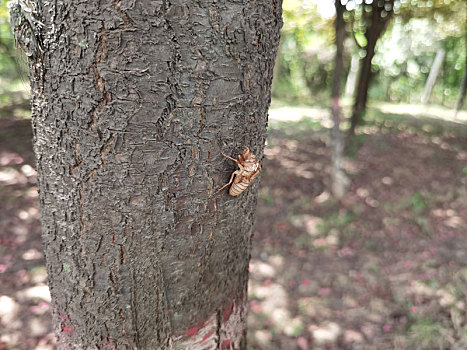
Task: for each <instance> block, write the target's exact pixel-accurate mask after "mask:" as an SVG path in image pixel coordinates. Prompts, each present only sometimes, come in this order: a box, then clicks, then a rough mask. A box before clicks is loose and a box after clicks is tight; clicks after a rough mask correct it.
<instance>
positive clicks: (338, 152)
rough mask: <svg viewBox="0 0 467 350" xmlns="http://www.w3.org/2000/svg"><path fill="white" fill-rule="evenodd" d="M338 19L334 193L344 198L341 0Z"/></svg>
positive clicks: (333, 169) (338, 4) (338, 0)
mask: <svg viewBox="0 0 467 350" xmlns="http://www.w3.org/2000/svg"><path fill="white" fill-rule="evenodd" d="M335 7H336V19H335V21H334V27H335V30H336V34H335V35H336V39H335V43H336V57H335V58H334V77H333V80H332V121H333V123H334V126H333V128H332V137H331V143H332V193H333V194H334V196H335V197H337V198H342V197H343V196H344V195H345V192H346V187H347V184H348V182H349V181H348V179H347V176H346V175H345V173H344V171H343V170H342V151H343V142H342V135H341V130H340V119H341V118H340V113H341V110H340V103H339V98H340V93H341V80H342V75H343V71H344V39H345V21H344V11H345V6H343V5H342V3H341V1H340V0H336V2H335Z"/></svg>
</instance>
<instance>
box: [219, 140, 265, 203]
mask: <svg viewBox="0 0 467 350" xmlns="http://www.w3.org/2000/svg"><path fill="white" fill-rule="evenodd" d="M244 147H245V149H244V150H243V152H242V153H240V154H239V155H238V159H234V158H232V157H229V156H228V155H225V154H224V153H222V155H223V156H224V157H226V158H228V159H230V160H233V161H234V162H235V163H236V164H237V165H238V167H239V169H238V170H236V171H234V172H233V173H232V176H231V177H230V181H229V182H228V183H226V184H225V185H224V186H222V187H221V188H219V189H218V190H217V192H220V191H222V190H223V189H224V188H226V187H227V186H229V185H230V184H232V186H230V189H229V194H230V195H231V196H238V195H239V194H241V193H242V192H243V191H245V190H246V189H247V187H248V185H249V184H250V182H251V181H253V180H254V179H255V177H256V176H258V174H259V172H260V171H261V165H260V164H259V161H258V160H257V159H256V155H255V154H254V153H252V152H250V149H249V148H248V147H246V146H244ZM232 182H233V183H232Z"/></svg>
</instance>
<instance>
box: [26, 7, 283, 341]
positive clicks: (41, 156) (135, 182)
mask: <svg viewBox="0 0 467 350" xmlns="http://www.w3.org/2000/svg"><path fill="white" fill-rule="evenodd" d="M42 4H43V5H42V7H40V8H39V12H40V14H41V21H42V22H43V23H44V25H45V26H44V28H43V29H42V32H41V33H40V35H39V34H38V37H39V36H40V37H41V38H42V41H43V47H44V53H43V54H42V55H36V56H34V57H33V58H32V60H31V62H30V68H31V83H32V91H33V128H34V133H35V140H34V148H35V153H36V157H37V169H38V179H39V189H40V204H41V215H42V229H43V241H44V248H45V255H46V259H47V270H48V276H49V286H50V291H51V295H52V306H53V321H54V327H55V332H56V335H57V337H58V347H59V349H166V348H175V349H224V348H225V349H228V348H232V349H239V348H244V347H245V345H244V344H245V339H244V337H245V330H246V311H247V306H246V300H247V292H246V289H247V280H248V263H249V255H250V245H251V227H252V224H253V220H254V211H255V205H256V195H257V187H258V181H255V182H254V183H253V184H252V185H251V186H250V187H249V188H248V189H247V190H246V191H245V193H243V194H242V195H241V196H240V197H236V198H234V197H229V196H228V194H227V191H225V192H223V193H220V194H218V195H216V190H217V189H218V188H219V187H220V186H221V185H223V184H224V183H225V182H227V180H228V179H229V177H230V174H231V172H232V171H233V170H235V165H234V164H233V163H232V162H231V161H228V160H226V159H225V158H224V157H222V155H221V152H222V151H224V152H226V153H228V154H231V155H233V154H236V153H238V151H239V150H240V146H241V145H248V146H249V147H250V148H251V150H252V151H253V152H255V153H257V155H258V156H259V158H260V159H261V157H262V154H263V147H264V141H265V136H266V124H267V110H268V107H269V103H270V87H271V80H272V73H273V67H274V60H275V55H276V51H277V45H278V44H279V31H280V27H281V1H280V0H256V1H243V2H242V1H236V2H231V1H214V2H213V1H205V0H200V1H197V2H193V3H192V2H189V3H188V2H185V1H181V0H177V1H170V2H169V1H165V0H160V1H157V0H154V1H149V0H142V1H130V0H127V1H123V0H122V1H115V0H102V1H87V2H85V3H83V2H74V1H61V2H53V1H51V2H42Z"/></svg>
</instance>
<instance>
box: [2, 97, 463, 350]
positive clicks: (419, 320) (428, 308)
mask: <svg viewBox="0 0 467 350" xmlns="http://www.w3.org/2000/svg"><path fill="white" fill-rule="evenodd" d="M9 108H10V109H9V112H5V111H6V109H3V112H2V114H0V115H1V118H0V203H1V210H0V276H1V277H0V278H1V289H0V322H1V324H0V349H40V350H46V349H54V339H53V335H52V334H51V333H50V332H51V323H50V306H49V302H50V299H49V295H48V288H47V286H46V270H45V267H44V259H43V255H42V250H41V243H40V227H39V221H38V220H39V210H38V200H37V188H36V176H35V170H34V167H33V166H34V162H33V155H32V150H31V138H32V133H31V128H30V120H29V119H24V110H23V112H21V108H24V107H18V108H17V107H15V106H9ZM283 113H285V114H287V111H286V110H284V112H283ZM279 119H280V118H279ZM367 119H368V120H369V122H368V124H367V125H366V126H365V127H363V128H362V129H361V130H362V133H361V134H359V135H357V137H356V139H355V142H354V143H353V147H352V148H351V149H350V152H349V155H348V157H347V158H346V160H345V169H346V171H347V173H348V175H349V177H350V178H351V188H350V191H349V193H348V196H347V197H346V198H345V199H344V200H343V201H341V202H336V201H335V200H333V199H332V198H331V196H330V195H329V188H330V184H329V173H330V161H329V159H330V154H329V149H328V147H327V145H326V144H327V142H328V130H327V129H325V128H324V127H323V124H324V125H325V126H327V125H326V118H321V119H319V118H318V119H317V120H312V119H309V118H307V119H299V118H297V119H296V120H295V121H289V122H277V121H274V118H273V121H272V122H271V128H270V131H269V137H268V145H267V149H266V151H265V159H264V161H263V169H264V170H263V173H262V179H261V185H260V195H259V205H258V218H257V224H256V227H255V232H254V237H255V238H254V247H253V254H252V260H251V265H250V271H251V276H250V286H249V291H250V300H249V303H250V314H249V319H248V326H249V336H248V337H249V348H250V349H264V350H267V349H277V350H282V349H285V350H288V349H291V350H293V349H299V350H304V349H427V350H428V349H430V350H431V349H438V348H439V349H441V348H443V349H463V348H467V333H466V332H467V331H466V327H467V321H466V313H465V310H466V291H467V235H466V234H465V233H466V232H467V223H466V218H467V137H466V136H467V131H466V130H467V128H466V126H465V125H463V124H461V123H456V124H455V125H452V124H448V123H444V122H440V121H439V120H436V121H434V122H433V123H434V124H432V123H431V120H429V119H426V120H425V119H424V120H423V122H422V123H419V122H414V119H413V118H411V117H410V118H409V117H407V116H406V117H405V118H404V116H401V115H400V114H397V115H395V116H388V115H386V114H384V113H383V112H381V111H373V112H370V113H369V115H368V116H367ZM426 125H428V126H426ZM430 125H431V126H430Z"/></svg>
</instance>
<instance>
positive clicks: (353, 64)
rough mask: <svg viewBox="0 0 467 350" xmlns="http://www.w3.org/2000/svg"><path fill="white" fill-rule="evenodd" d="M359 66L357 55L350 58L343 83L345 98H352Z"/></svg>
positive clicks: (358, 56)
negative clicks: (345, 79) (347, 72)
mask: <svg viewBox="0 0 467 350" xmlns="http://www.w3.org/2000/svg"><path fill="white" fill-rule="evenodd" d="M359 66H360V55H359V54H358V53H357V54H355V55H353V56H352V60H351V61H350V70H349V74H348V75H347V81H346V83H345V96H346V97H352V96H354V94H355V87H356V85H357V75H358V68H359Z"/></svg>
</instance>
